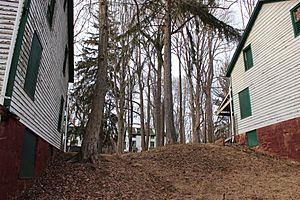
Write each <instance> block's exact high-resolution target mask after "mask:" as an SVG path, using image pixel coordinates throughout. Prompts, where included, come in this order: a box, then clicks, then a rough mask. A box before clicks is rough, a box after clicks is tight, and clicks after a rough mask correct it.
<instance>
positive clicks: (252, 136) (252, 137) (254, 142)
mask: <svg viewBox="0 0 300 200" xmlns="http://www.w3.org/2000/svg"><path fill="white" fill-rule="evenodd" d="M246 135H247V143H248V147H250V148H251V147H255V146H258V139H257V133H256V130H254V131H250V132H247V133H246Z"/></svg>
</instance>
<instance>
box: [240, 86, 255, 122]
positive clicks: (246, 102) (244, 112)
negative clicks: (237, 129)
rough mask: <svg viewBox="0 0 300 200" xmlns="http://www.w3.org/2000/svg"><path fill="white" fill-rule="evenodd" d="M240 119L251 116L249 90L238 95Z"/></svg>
mask: <svg viewBox="0 0 300 200" xmlns="http://www.w3.org/2000/svg"><path fill="white" fill-rule="evenodd" d="M239 101H240V111H241V119H244V118H246V117H249V116H251V115H252V111H251V101H250V94H249V88H246V89H245V90H243V91H241V92H240V93H239Z"/></svg>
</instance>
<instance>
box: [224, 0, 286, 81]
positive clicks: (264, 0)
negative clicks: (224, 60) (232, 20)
mask: <svg viewBox="0 0 300 200" xmlns="http://www.w3.org/2000/svg"><path fill="white" fill-rule="evenodd" d="M279 1H287V0H259V1H258V2H257V4H256V6H255V8H254V10H253V13H252V15H251V17H250V19H249V22H248V24H247V26H246V29H245V31H244V33H243V35H242V38H241V40H240V42H239V44H238V46H237V48H236V50H235V52H234V54H233V57H232V59H231V61H230V63H229V66H228V68H227V71H226V76H227V77H230V76H231V72H232V71H233V68H234V66H235V64H236V61H237V60H238V58H239V55H240V53H241V51H242V50H243V47H244V45H245V42H246V40H247V38H248V36H249V34H250V32H251V30H252V27H253V25H254V23H255V21H256V18H257V16H258V14H259V12H260V10H261V8H262V5H263V4H265V3H275V2H279Z"/></svg>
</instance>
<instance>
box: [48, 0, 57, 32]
mask: <svg viewBox="0 0 300 200" xmlns="http://www.w3.org/2000/svg"><path fill="white" fill-rule="evenodd" d="M54 9H55V0H49V2H48V11H47V18H48V22H49V24H50V27H52V24H53V15H54Z"/></svg>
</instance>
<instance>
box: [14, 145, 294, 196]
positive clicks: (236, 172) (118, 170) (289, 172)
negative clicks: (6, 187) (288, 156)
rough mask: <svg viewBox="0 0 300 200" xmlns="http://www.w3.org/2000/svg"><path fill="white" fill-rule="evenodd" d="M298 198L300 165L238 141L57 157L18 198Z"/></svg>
mask: <svg viewBox="0 0 300 200" xmlns="http://www.w3.org/2000/svg"><path fill="white" fill-rule="evenodd" d="M274 197H275V199H300V166H299V164H298V163H296V162H291V161H287V160H278V159H275V158H271V157H269V156H266V155H264V154H262V153H256V152H254V151H252V150H248V149H245V148H242V147H238V146H234V147H228V146H215V145H174V146H167V147H163V148H159V149H155V150H151V151H149V152H142V153H129V154H124V155H121V156H119V155H102V159H101V162H99V163H98V164H90V163H68V162H66V161H65V157H64V155H61V156H60V157H59V158H57V159H56V160H55V161H54V163H53V164H52V165H51V166H50V167H49V168H48V169H47V170H46V171H45V173H44V174H43V176H42V177H40V178H38V179H37V180H36V181H35V184H34V186H33V187H32V188H30V189H29V190H27V191H25V192H23V193H22V195H21V196H19V199H49V200H50V199H51V200H52V199H110V200H113V199H274Z"/></svg>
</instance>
